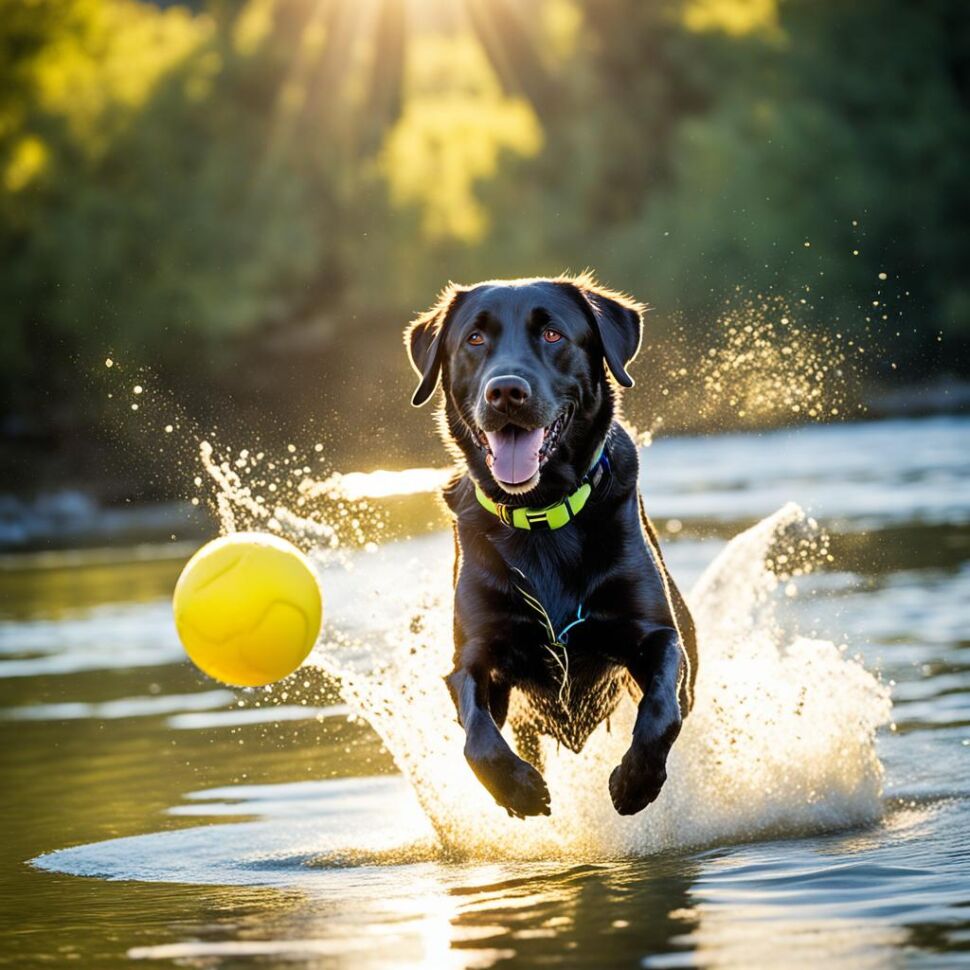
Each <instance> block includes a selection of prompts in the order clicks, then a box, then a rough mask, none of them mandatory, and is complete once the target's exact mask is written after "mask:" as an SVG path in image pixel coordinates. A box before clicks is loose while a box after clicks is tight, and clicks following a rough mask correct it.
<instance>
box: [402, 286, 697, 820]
mask: <svg viewBox="0 0 970 970" xmlns="http://www.w3.org/2000/svg"><path fill="white" fill-rule="evenodd" d="M643 309H644V308H643V307H642V306H641V305H640V304H638V303H636V302H634V301H633V300H631V299H629V298H628V297H626V296H623V295H622V294H619V293H614V292H611V291H608V290H606V289H604V288H602V287H600V286H598V285H597V284H596V283H595V282H594V281H593V280H592V279H591V278H588V277H580V278H575V279H574V278H566V277H560V278H558V279H534V280H514V281H495V282H490V283H480V284H478V285H477V286H473V287H467V288H466V287H460V286H455V285H452V286H450V287H449V288H448V289H446V290H445V291H444V292H443V293H442V295H441V297H440V299H439V301H438V303H437V305H435V306H434V307H432V309H430V310H429V311H428V312H426V313H425V314H423V315H422V316H420V317H419V318H418V319H417V320H415V321H414V322H413V323H412V324H411V326H410V327H409V328H408V331H407V335H406V342H407V345H408V349H409V352H410V355H411V361H412V363H413V365H414V367H415V369H416V370H417V371H418V373H419V374H420V375H421V383H420V384H419V385H418V389H417V391H416V392H415V394H414V398H413V401H412V403H413V404H415V405H421V404H423V403H424V402H425V401H427V400H428V398H429V397H431V395H432V394H433V393H434V391H435V388H436V386H437V384H438V381H439V377H440V379H441V383H442V387H443V390H444V410H443V413H442V416H441V417H442V433H443V436H444V437H445V440H446V442H449V443H450V444H451V446H452V448H453V449H455V450H457V452H458V454H456V457H461V458H463V459H464V463H465V465H466V467H467V470H466V471H465V472H464V473H463V474H459V475H458V476H456V477H455V478H454V479H453V480H452V481H451V482H450V483H449V484H448V486H447V488H446V489H445V500H446V502H447V503H448V505H449V507H450V508H451V510H452V512H453V513H454V515H455V539H456V564H455V620H454V624H455V626H454V629H455V669H454V671H453V672H452V673H451V674H450V675H449V676H448V678H447V683H448V687H449V689H450V691H451V693H452V696H453V697H454V700H455V704H456V706H457V708H458V718H459V720H460V722H461V724H462V726H463V727H464V729H465V734H466V742H465V757H466V759H467V760H468V763H469V764H470V765H471V768H472V770H473V771H474V772H475V774H476V775H477V776H478V778H479V780H480V781H481V782H482V784H483V785H484V786H485V787H486V788H487V789H488V791H489V792H490V793H491V794H492V795H493V797H494V798H495V800H496V802H498V804H499V805H501V806H503V807H504V808H506V809H507V810H508V812H509V814H510V815H515V816H518V817H524V816H526V815H548V814H549V791H548V789H547V788H546V784H545V782H544V781H543V779H542V776H541V775H540V773H539V770H541V767H542V766H541V763H540V755H539V745H538V734H539V733H542V734H547V735H550V736H552V737H553V738H555V739H556V740H557V741H559V742H561V743H562V744H564V745H566V747H568V748H569V749H570V750H572V751H577V752H578V751H580V750H581V749H582V747H583V745H584V744H585V743H586V740H587V739H588V738H589V736H590V734H591V733H592V732H593V730H594V728H595V727H596V726H597V725H598V724H599V723H600V722H601V721H603V720H604V719H606V718H608V717H609V716H610V714H611V713H612V712H613V710H614V709H615V708H616V706H617V704H618V703H619V700H620V698H621V696H622V692H623V691H624V690H625V689H628V688H629V689H631V690H634V691H635V692H636V695H637V696H639V697H640V700H639V707H638V710H637V718H636V725H635V727H634V729H633V740H632V743H631V744H630V748H629V750H628V751H627V752H626V754H625V755H624V756H623V760H622V761H621V763H620V764H619V765H618V766H617V767H616V768H615V769H614V770H613V773H612V774H611V775H610V782H609V785H610V795H611V796H612V799H613V804H614V806H615V807H616V810H617V811H618V812H619V813H620V814H621V815H632V814H633V813H635V812H639V811H640V810H641V809H642V808H644V807H645V806H646V805H649V804H650V802H652V801H653V800H654V799H655V798H656V797H657V795H658V794H659V793H660V789H661V786H662V785H663V783H664V781H665V780H666V777H667V775H666V760H667V754H668V752H669V751H670V747H671V745H672V744H673V742H674V740H675V739H676V737H677V735H678V734H679V732H680V727H681V719H682V717H683V716H685V715H686V714H687V713H688V711H689V709H690V706H691V703H692V698H693V683H694V677H695V675H696V669H697V664H696V645H695V637H694V626H693V622H692V620H691V617H690V614H689V612H688V610H687V607H686V606H685V604H684V600H683V598H682V597H681V595H680V593H679V591H678V590H677V587H676V586H675V585H674V583H673V581H672V580H671V578H670V576H669V574H668V572H667V568H666V566H665V565H664V560H663V557H662V555H661V553H660V547H659V544H658V541H657V534H656V532H655V531H654V529H653V527H652V526H651V524H650V521H649V519H648V518H647V516H646V514H645V513H644V511H643V506H642V502H641V500H640V496H639V491H638V488H637V476H638V470H639V462H638V457H637V449H636V446H635V445H634V443H633V440H632V439H631V437H630V435H629V434H628V432H627V431H626V430H625V429H624V428H623V426H622V425H621V424H620V423H619V421H618V420H617V418H616V409H617V391H616V389H615V388H614V386H613V382H612V381H611V380H610V379H609V377H608V376H607V368H608V369H609V372H610V374H612V377H613V380H614V381H615V382H616V384H619V385H622V386H623V387H630V386H632V384H633V380H632V378H631V377H630V376H629V374H628V373H627V371H626V367H627V365H628V364H629V362H630V361H631V360H632V359H633V357H634V356H635V355H636V353H637V350H638V349H639V346H640V335H641V329H642V315H643ZM513 687H515V688H517V690H518V692H520V694H521V697H522V698H523V699H524V700H525V702H526V703H525V704H524V705H520V707H522V708H523V710H524V711H525V716H524V717H521V718H515V717H513V718H512V727H513V731H514V735H515V741H516V746H517V748H518V749H519V752H520V753H521V754H523V755H524V756H525V757H526V758H528V759H529V760H530V761H532V762H533V763H534V764H535V765H536V767H534V766H533V764H530V763H529V762H528V761H526V760H523V758H521V757H519V756H518V755H516V754H515V753H514V752H513V751H512V749H511V748H510V747H509V745H508V743H507V742H506V740H505V738H503V736H502V735H501V733H500V728H501V726H502V725H503V724H504V723H505V720H506V718H507V717H508V715H509V703H510V695H511V691H512V688H513ZM537 768H538V769H539V770H537Z"/></svg>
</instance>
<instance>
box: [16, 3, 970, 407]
mask: <svg viewBox="0 0 970 970" xmlns="http://www.w3.org/2000/svg"><path fill="white" fill-rule="evenodd" d="M446 7H447V9H446ZM462 10H464V13H462V12H461V11H462ZM368 11H369V12H368ZM435 11H436V8H435V6H434V5H430V4H429V5H422V6H420V7H418V6H416V5H412V4H406V3H404V2H403V0H374V2H373V3H372V4H370V5H368V4H355V3H350V2H349V0H328V2H317V0H241V2H238V3H226V2H224V0H223V2H216V0H212V2H211V3H209V4H205V3H202V4H197V5H196V6H195V7H194V8H193V9H187V8H182V7H174V6H155V5H151V4H149V3H146V2H139V0H34V2H32V3H29V4H28V3H22V2H20V0H0V267H2V268H0V306H2V308H3V322H2V325H0V381H2V386H3V388H4V390H3V391H2V392H0V394H2V398H0V400H2V403H3V407H4V409H5V410H8V411H9V410H14V411H19V412H22V413H26V412H34V413H42V412H43V409H44V407H45V406H46V405H45V401H47V400H49V398H50V395H51V393H52V389H54V388H56V389H59V390H58V393H61V394H63V395H64V396H65V398H66V399H71V396H72V395H74V396H75V397H77V396H78V395H80V391H79V390H78V389H77V386H76V381H75V378H74V375H75V373H76V370H77V367H78V363H79V362H80V363H81V364H85V363H89V362H90V361H91V360H93V359H100V358H103V357H104V356H105V355H106V354H107V353H109V352H112V353H122V354H128V355H129V356H133V357H135V358H137V359H138V360H141V361H144V362H148V363H150V364H151V365H152V367H153V368H155V369H156V370H157V371H160V372H161V373H163V374H165V375H169V376H174V375H178V374H180V375H182V377H183V378H184V379H186V380H189V379H192V378H197V377H200V376H205V375H206V374H209V373H213V372H214V371H215V370H216V369H218V367H219V366H221V364H223V363H226V362H231V361H232V360H235V359H236V358H237V357H238V355H239V353H240V348H243V349H245V348H250V349H252V348H255V349H256V351H257V352H258V348H259V347H261V346H262V342H263V341H265V339H266V335H267V334H279V333H283V334H287V333H290V334H292V333H296V332H299V331H301V330H305V329H307V328H309V329H310V330H311V331H314V332H317V333H319V334H325V333H331V334H332V335H334V336H335V337H336V340H337V342H338V343H339V344H340V345H342V346H346V345H354V344H360V346H365V343H366V342H367V341H374V340H375V338H374V337H373V335H369V334H368V335H365V334H364V333H363V331H362V330H361V329H360V328H359V327H358V326H357V325H356V324H355V322H354V321H355V320H356V319H357V315H358V313H360V314H362V315H363V316H367V315H368V314H369V315H370V318H372V319H373V318H379V319H380V321H381V326H382V327H383V328H384V333H383V334H382V335H380V336H379V338H378V342H379V344H380V346H382V347H385V346H386V347H387V350H386V356H385V357H381V358H380V359H379V361H378V363H379V366H380V368H381V369H386V370H388V371H390V370H391V369H392V368H396V367H397V366H398V365H399V364H400V363H401V362H400V360H399V359H398V354H399V348H398V345H397V341H396V338H395V337H394V332H395V331H397V330H398V328H399V327H400V325H401V324H402V323H403V322H404V320H405V319H406V318H407V317H408V316H409V315H410V314H411V313H412V312H413V311H414V310H415V309H417V308H420V307H421V306H422V305H425V304H427V303H428V302H430V300H431V297H432V295H433V291H434V290H435V289H436V288H437V287H438V286H439V285H440V284H441V283H443V282H445V281H446V280H447V279H448V278H449V277H452V278H456V279H474V278H480V277H486V276H491V275H510V274H531V273H538V272H557V271H559V270H561V269H563V268H565V267H570V268H572V269H581V268H583V267H584V266H591V267H593V268H595V269H596V270H597V271H598V272H599V273H600V275H601V276H602V277H603V278H605V279H607V280H609V282H610V283H612V284H614V285H617V286H622V287H624V288H626V289H630V290H632V291H634V292H636V293H637V294H638V295H640V296H642V297H643V298H645V299H647V300H649V301H650V302H651V303H652V304H654V305H655V306H657V307H658V308H659V310H660V311H661V313H660V314H658V316H660V317H663V316H666V317H667V318H668V319H669V318H671V317H672V316H673V315H674V314H675V313H679V315H680V319H682V320H683V321H685V325H686V327H687V328H688V330H689V332H690V333H691V334H693V335H695V336H696V337H697V338H698V340H702V339H703V337H704V334H705V332H706V331H707V330H708V329H709V328H710V326H711V322H712V321H713V319H714V318H715V316H716V314H717V312H718V308H720V307H721V306H722V305H723V303H724V301H725V299H727V298H730V297H731V296H732V294H734V293H735V292H737V291H738V290H740V291H741V292H742V293H745V294H755V293H768V292H770V293H773V294H774V295H775V296H780V297H782V298H783V299H786V300H791V301H804V303H803V304H802V305H803V306H804V307H806V312H807V313H809V314H810V315H811V321H812V326H814V327H815V328H817V329H819V330H827V331H832V332H834V331H836V330H844V331H846V332H856V333H862V332H866V333H870V334H876V336H877V337H884V338H887V340H888V339H889V338H891V341H890V342H892V341H895V343H894V344H893V353H894V354H896V353H897V352H899V353H902V354H903V355H904V356H907V355H908V357H907V361H908V363H909V365H910V372H911V373H912V374H914V375H917V374H925V373H928V372H930V371H932V370H934V369H939V368H942V367H949V368H953V367H955V366H957V359H958V356H959V351H961V350H964V349H966V347H967V345H968V343H970V327H968V314H970V282H968V279H967V276H966V273H965V272H964V271H963V267H962V265H961V262H962V260H963V258H964V257H963V253H964V252H966V251H967V249H968V242H970V240H968V238H967V235H968V234H967V226H968V222H970V189H968V180H967V177H966V173H967V172H968V171H970V124H968V117H970V112H968V106H970V68H968V67H967V64H968V63H970V14H968V13H967V12H966V8H965V5H964V4H962V3H960V2H959V0H927V2H924V3H920V4H914V3H908V2H903V0H857V2H853V3H847V2H845V0H656V2H650V3H644V2H640V0H585V2H580V0H544V2H543V3H539V4H537V5H536V8H535V11H534V13H535V16H530V17H528V18H526V17H524V16H520V15H519V12H518V11H519V6H518V5H517V4H508V3H505V2H504V0H503V2H502V3H496V2H495V0H489V2H485V0H482V2H478V0H475V2H471V0H469V3H467V4H466V5H465V6H464V7H461V6H456V5H453V4H452V5H446V6H443V7H442V8H441V9H440V10H438V11H437V12H435ZM806 244H807V245H806ZM880 273H884V274H886V279H885V280H880V278H879V274H880ZM874 304H876V305H875V306H874ZM897 332H898V334H899V336H897V335H896V334H897ZM940 333H942V334H943V343H942V344H941V343H939V342H938V335H939V334H940ZM321 339H323V338H321ZM366 345H367V346H371V343H366ZM319 346H322V347H324V348H326V347H327V346H328V345H327V344H326V341H325V340H323V342H322V343H321V344H320V345H319ZM329 346H330V348H331V350H332V349H333V346H334V345H333V344H331V345H329ZM941 348H942V349H941ZM328 353H329V351H326V352H325V353H324V354H323V356H322V357H321V360H320V365H321V367H323V368H326V367H327V366H333V367H336V366H338V365H337V364H336V363H331V364H330V365H328V360H330V361H331V362H333V361H339V360H340V359H341V358H340V355H339V354H337V355H334V354H330V356H329V357H328V356H327V354H328ZM965 366H966V365H965V364H964V367H965Z"/></svg>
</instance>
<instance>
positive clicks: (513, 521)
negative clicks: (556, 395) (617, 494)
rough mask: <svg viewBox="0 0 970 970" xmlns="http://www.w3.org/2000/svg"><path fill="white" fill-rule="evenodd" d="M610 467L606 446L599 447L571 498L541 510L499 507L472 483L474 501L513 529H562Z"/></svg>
mask: <svg viewBox="0 0 970 970" xmlns="http://www.w3.org/2000/svg"><path fill="white" fill-rule="evenodd" d="M607 468H609V459H608V458H607V457H606V445H605V444H604V445H602V446H601V447H600V450H599V451H598V452H597V453H596V457H595V458H594V459H593V464H592V465H590V468H589V471H588V472H587V473H586V475H585V476H584V477H583V480H582V482H581V483H580V485H579V488H577V489H576V491H575V492H573V493H572V494H571V495H567V496H566V497H565V498H564V499H563V500H562V501H561V502H554V503H553V504H552V505H547V506H546V507H545V508H542V509H529V508H525V507H524V506H511V505H502V504H500V503H499V502H493V501H492V500H491V499H490V498H489V497H488V496H487V495H486V494H485V493H484V492H483V491H482V489H481V486H480V485H479V484H478V483H477V482H476V483H475V498H477V499H478V504H479V505H481V507H482V508H483V509H486V510H487V511H489V512H491V513H492V515H496V516H498V517H499V518H500V519H501V520H502V521H503V522H504V523H505V524H506V525H508V526H511V527H512V528H513V529H561V528H562V527H563V526H564V525H568V524H569V523H570V522H572V520H573V519H574V518H575V517H576V516H577V515H579V513H580V512H582V511H583V508H584V507H585V505H586V503H587V502H588V501H589V497H590V495H592V494H593V489H594V488H596V486H597V485H599V483H600V481H601V480H602V478H603V475H604V473H605V472H606V470H607Z"/></svg>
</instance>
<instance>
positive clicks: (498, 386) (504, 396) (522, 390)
mask: <svg viewBox="0 0 970 970" xmlns="http://www.w3.org/2000/svg"><path fill="white" fill-rule="evenodd" d="M531 393H532V388H531V387H529V382H528V381H527V380H524V379H523V378H521V377H513V376H512V375H511V374H504V375H502V376H501V377H493V378H492V379H491V380H490V381H489V382H488V383H487V384H486V385H485V400H486V401H487V402H488V403H489V404H490V405H491V406H492V407H493V408H495V410H496V411H502V412H503V413H505V414H507V413H508V412H509V411H511V410H513V408H518V407H521V406H522V405H523V404H525V402H526V401H528V400H529V395H530V394H531Z"/></svg>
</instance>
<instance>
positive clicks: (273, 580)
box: [172, 532, 323, 687]
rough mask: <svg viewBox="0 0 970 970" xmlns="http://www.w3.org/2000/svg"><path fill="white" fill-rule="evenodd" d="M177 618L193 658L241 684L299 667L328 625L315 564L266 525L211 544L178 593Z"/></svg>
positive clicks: (183, 578) (212, 673)
mask: <svg viewBox="0 0 970 970" xmlns="http://www.w3.org/2000/svg"><path fill="white" fill-rule="evenodd" d="M172 607H173V609H174V611H175V626H176V629H177V630H178V634H179V637H180V638H181V640H182V644H183V646H184V647H185V650H186V652H187V653H188V655H189V657H191V659H192V661H193V663H195V665H196V666H197V667H199V668H201V669H202V670H203V671H204V672H205V673H207V674H208V675H209V676H210V677H214V678H215V679H216V680H221V681H223V682H224V683H226V684H232V685H234V686H237V687H259V686H261V685H263V684H271V683H272V682H273V681H274V680H279V679H280V678H282V677H286V676H287V674H291V673H293V671H294V670H296V668H297V667H299V666H300V664H301V663H303V661H304V660H305V659H306V657H307V654H309V652H310V650H311V649H312V648H313V644H314V643H315V642H316V639H317V635H318V634H319V632H320V623H321V620H322V617H323V603H322V601H321V597H320V587H319V586H318V585H317V580H316V576H315V575H314V572H313V568H312V567H311V566H310V563H309V562H308V561H307V559H306V557H305V556H304V555H303V553H301V552H300V550H299V549H297V548H296V546H293V545H291V544H290V543H289V542H286V541H285V540H284V539H279V538H277V537H276V536H273V535H266V534H263V533H260V532H239V533H236V534H235V535H230V536H224V537H223V538H221V539H216V540H214V541H213V542H210V543H208V544H207V545H204V546H203V547H202V548H201V549H200V550H199V551H198V552H197V553H196V554H195V555H194V556H193V557H192V558H191V559H190V560H189V561H188V563H187V564H186V566H185V569H183V570H182V575H181V576H179V581H178V583H177V584H176V586H175V594H174V596H173V597H172Z"/></svg>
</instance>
